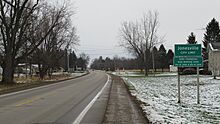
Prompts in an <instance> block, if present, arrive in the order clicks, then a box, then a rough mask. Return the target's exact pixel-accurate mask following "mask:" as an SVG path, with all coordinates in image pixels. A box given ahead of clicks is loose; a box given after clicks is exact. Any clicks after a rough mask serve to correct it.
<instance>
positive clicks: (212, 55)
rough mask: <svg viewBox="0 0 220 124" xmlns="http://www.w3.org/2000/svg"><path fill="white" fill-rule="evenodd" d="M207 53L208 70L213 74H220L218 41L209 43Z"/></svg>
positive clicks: (219, 44)
mask: <svg viewBox="0 0 220 124" xmlns="http://www.w3.org/2000/svg"><path fill="white" fill-rule="evenodd" d="M208 54H209V59H208V61H209V70H210V71H212V74H213V75H214V76H217V75H220V43H219V42H215V43H209V46H208Z"/></svg>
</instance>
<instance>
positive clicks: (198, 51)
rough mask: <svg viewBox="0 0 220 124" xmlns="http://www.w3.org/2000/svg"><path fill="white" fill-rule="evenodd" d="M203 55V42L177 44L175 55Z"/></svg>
mask: <svg viewBox="0 0 220 124" xmlns="http://www.w3.org/2000/svg"><path fill="white" fill-rule="evenodd" d="M184 56H187V57H188V56H202V47H201V44H175V57H184Z"/></svg>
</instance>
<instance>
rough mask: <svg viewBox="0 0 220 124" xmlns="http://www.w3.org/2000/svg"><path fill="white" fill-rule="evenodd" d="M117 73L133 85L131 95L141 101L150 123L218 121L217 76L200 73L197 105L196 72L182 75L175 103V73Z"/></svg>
mask: <svg viewBox="0 0 220 124" xmlns="http://www.w3.org/2000/svg"><path fill="white" fill-rule="evenodd" d="M115 74H117V73H115ZM120 76H124V77H123V79H124V80H125V81H126V82H127V83H128V84H129V85H133V87H134V88H132V89H131V90H132V91H131V92H132V95H134V96H136V97H137V98H138V99H139V100H140V101H142V102H143V104H142V108H143V111H144V112H145V113H146V116H147V117H148V118H149V120H150V121H151V122H153V123H177V124H178V123H179V124H180V123H191V124H192V123H195V124H196V123H205V124H209V123H213V124H215V123H216V124H219V123H220V80H214V79H213V77H211V76H200V84H201V85H200V93H201V96H200V98H201V104H199V105H198V104H196V102H197V101H196V100H197V99H196V98H197V97H196V96H197V90H196V76H193V75H192V76H181V104H178V103H177V76H176V74H175V73H171V74H169V73H165V74H157V75H156V76H155V77H154V76H149V77H144V76H143V75H139V76H138V74H137V73H131V72H127V73H121V74H120Z"/></svg>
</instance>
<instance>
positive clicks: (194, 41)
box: [187, 32, 197, 44]
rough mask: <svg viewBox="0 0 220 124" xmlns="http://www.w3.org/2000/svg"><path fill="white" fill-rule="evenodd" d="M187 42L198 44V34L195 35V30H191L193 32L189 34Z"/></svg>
mask: <svg viewBox="0 0 220 124" xmlns="http://www.w3.org/2000/svg"><path fill="white" fill-rule="evenodd" d="M187 43H188V44H197V41H196V36H195V35H194V33H193V32H191V34H190V35H189V36H188V39H187Z"/></svg>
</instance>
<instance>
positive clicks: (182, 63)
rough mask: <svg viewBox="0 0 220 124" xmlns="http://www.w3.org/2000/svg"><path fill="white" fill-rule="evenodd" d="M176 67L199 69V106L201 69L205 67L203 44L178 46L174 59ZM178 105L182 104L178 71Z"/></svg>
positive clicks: (198, 101) (198, 100) (198, 99)
mask: <svg viewBox="0 0 220 124" xmlns="http://www.w3.org/2000/svg"><path fill="white" fill-rule="evenodd" d="M173 62H174V66H176V67H197V104H200V98H199V97H200V96H199V67H202V66H203V58H202V47H201V44H176V45H175V56H174V59H173ZM178 103H180V74H179V69H178Z"/></svg>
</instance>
